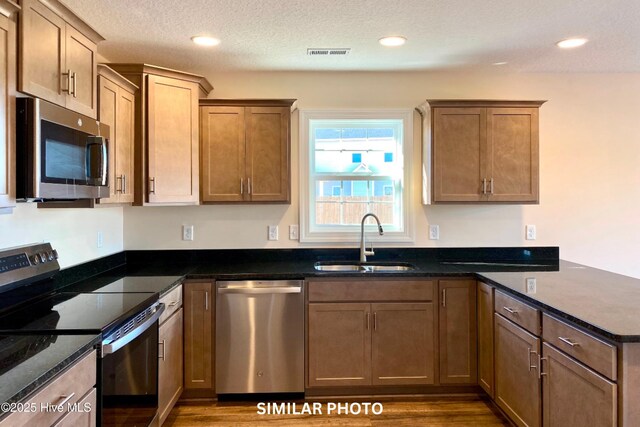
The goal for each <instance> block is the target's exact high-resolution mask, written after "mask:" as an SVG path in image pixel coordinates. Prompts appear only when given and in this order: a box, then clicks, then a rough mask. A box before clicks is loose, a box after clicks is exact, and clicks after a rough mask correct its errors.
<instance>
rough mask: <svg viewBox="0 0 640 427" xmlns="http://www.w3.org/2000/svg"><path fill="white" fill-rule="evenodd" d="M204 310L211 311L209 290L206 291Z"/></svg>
mask: <svg viewBox="0 0 640 427" xmlns="http://www.w3.org/2000/svg"><path fill="white" fill-rule="evenodd" d="M204 310H205V311H209V291H204Z"/></svg>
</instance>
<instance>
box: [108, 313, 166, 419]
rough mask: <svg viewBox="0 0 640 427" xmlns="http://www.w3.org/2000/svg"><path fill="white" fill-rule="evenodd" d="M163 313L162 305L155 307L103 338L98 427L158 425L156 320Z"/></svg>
mask: <svg viewBox="0 0 640 427" xmlns="http://www.w3.org/2000/svg"><path fill="white" fill-rule="evenodd" d="M163 311H164V304H156V305H154V306H152V307H150V308H148V309H147V310H146V311H145V312H143V313H141V314H139V315H138V316H136V317H135V318H134V319H131V320H130V321H129V322H126V323H125V324H124V325H123V326H122V327H121V328H119V329H118V330H116V331H115V332H114V333H113V334H110V335H109V336H107V337H106V338H104V339H103V342H102V359H101V362H102V366H101V381H100V386H101V387H100V392H101V395H100V397H101V399H100V400H101V406H99V411H100V417H99V420H100V421H99V425H102V426H123V427H124V426H127V427H134V426H135V427H147V426H150V425H156V424H157V418H156V414H157V412H158V321H159V320H158V319H159V318H160V315H161V314H162V312H163ZM99 405H100V404H99Z"/></svg>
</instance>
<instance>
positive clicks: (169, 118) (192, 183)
mask: <svg viewBox="0 0 640 427" xmlns="http://www.w3.org/2000/svg"><path fill="white" fill-rule="evenodd" d="M147 138H148V140H147V156H148V158H147V160H148V163H147V168H148V171H147V172H148V179H149V182H148V185H147V189H148V191H147V192H148V195H147V199H148V200H147V201H148V203H152V204H153V203H158V204H198V199H199V190H198V188H199V183H198V182H199V172H198V169H199V165H198V85H197V84H195V83H190V82H185V81H182V80H177V79H172V78H168V77H160V76H154V75H149V76H148V80H147Z"/></svg>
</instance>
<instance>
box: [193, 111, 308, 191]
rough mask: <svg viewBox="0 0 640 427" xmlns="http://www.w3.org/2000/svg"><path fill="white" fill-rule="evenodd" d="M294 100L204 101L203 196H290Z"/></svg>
mask: <svg viewBox="0 0 640 427" xmlns="http://www.w3.org/2000/svg"><path fill="white" fill-rule="evenodd" d="M294 102H295V100H293V99H283V100H268V99H264V100H217V99H205V100H200V139H201V148H202V162H201V171H202V172H201V178H202V179H201V193H202V201H203V202H205V203H207V202H222V203H234V202H240V203H247V202H272V203H290V201H291V183H290V176H291V171H290V169H291V159H290V157H291V154H290V153H291V148H290V145H291V107H292V105H293V103H294Z"/></svg>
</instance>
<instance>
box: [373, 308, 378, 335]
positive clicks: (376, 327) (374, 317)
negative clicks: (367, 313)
mask: <svg viewBox="0 0 640 427" xmlns="http://www.w3.org/2000/svg"><path fill="white" fill-rule="evenodd" d="M373 330H374V331H377V330H378V313H376V312H375V311H374V312H373Z"/></svg>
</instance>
